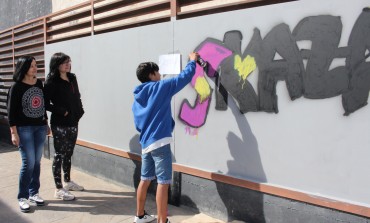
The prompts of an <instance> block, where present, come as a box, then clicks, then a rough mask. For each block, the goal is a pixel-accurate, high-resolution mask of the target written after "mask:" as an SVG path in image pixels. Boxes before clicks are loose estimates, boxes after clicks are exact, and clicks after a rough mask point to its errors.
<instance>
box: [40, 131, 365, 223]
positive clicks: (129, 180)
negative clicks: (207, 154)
mask: <svg viewBox="0 0 370 223" xmlns="http://www.w3.org/2000/svg"><path fill="white" fill-rule="evenodd" d="M47 144H48V146H49V147H48V146H46V147H45V153H44V154H45V157H48V156H49V155H50V157H51V159H52V157H53V154H54V149H53V142H52V138H51V139H49V142H47ZM49 149H50V152H49ZM72 164H73V166H74V167H76V168H78V169H80V170H82V171H84V172H87V173H89V174H91V175H94V176H96V177H99V178H102V179H105V180H107V181H111V182H114V183H118V184H123V185H126V186H129V187H133V188H135V189H136V188H137V186H138V183H139V179H140V162H138V161H134V160H130V159H126V158H122V157H119V156H116V155H112V154H108V153H104V152H101V151H97V150H94V149H90V148H85V147H82V146H76V148H75V152H74V155H73V159H72ZM155 189H156V184H155V183H154V184H152V185H151V188H150V191H149V193H150V195H154V194H155ZM171 189H172V191H171V192H170V197H169V201H170V203H171V204H173V205H177V206H187V207H190V208H191V209H193V211H195V212H197V213H199V212H201V213H205V214H208V215H210V216H213V217H215V218H218V219H221V220H223V221H226V222H232V221H243V222H256V223H265V222H266V223H295V222H297V223H301V222H304V223H305V222H312V223H319V222H320V223H321V222H325V223H338V222H347V223H369V222H370V219H368V218H364V217H361V216H356V215H352V214H348V213H343V212H339V211H336V210H331V209H327V208H322V207H318V206H314V205H311V204H306V203H303V202H298V201H294V200H289V199H285V198H281V197H276V196H271V195H268V194H263V193H260V192H257V191H253V190H249V189H245V188H241V187H237V186H231V185H228V184H225V183H218V182H215V181H211V180H207V179H203V178H199V177H195V176H191V175H187V174H182V173H174V179H173V184H172V187H171Z"/></svg>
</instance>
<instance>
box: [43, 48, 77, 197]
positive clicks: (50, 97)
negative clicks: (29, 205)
mask: <svg viewBox="0 0 370 223" xmlns="http://www.w3.org/2000/svg"><path fill="white" fill-rule="evenodd" d="M70 71H71V58H70V57H69V56H68V55H66V54H64V53H55V54H54V55H53V56H52V57H51V60H50V72H49V74H48V76H47V78H46V82H45V106H46V109H47V110H48V111H50V112H51V118H50V125H51V131H52V133H53V138H54V150H55V155H54V161H53V167H52V168H53V169H52V171H53V176H54V181H55V186H56V190H55V194H54V197H55V198H58V199H61V200H74V199H75V196H74V195H73V194H72V193H70V192H69V191H72V190H74V191H81V190H84V188H83V187H82V186H80V185H78V184H77V183H75V182H73V181H72V180H71V158H72V155H73V150H74V147H75V145H76V141H77V134H78V122H79V120H80V118H81V117H82V115H83V114H84V110H83V107H82V102H81V95H80V91H79V89H78V84H77V79H76V75H75V74H73V73H71V72H70ZM62 167H63V172H64V187H63V184H62V173H61V171H62Z"/></svg>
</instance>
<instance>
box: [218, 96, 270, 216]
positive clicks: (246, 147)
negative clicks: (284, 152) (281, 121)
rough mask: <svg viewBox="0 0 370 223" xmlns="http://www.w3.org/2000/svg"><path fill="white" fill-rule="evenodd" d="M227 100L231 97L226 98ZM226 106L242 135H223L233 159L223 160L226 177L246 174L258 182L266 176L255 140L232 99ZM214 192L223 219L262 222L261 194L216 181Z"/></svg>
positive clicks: (263, 180) (262, 180) (244, 118)
mask: <svg viewBox="0 0 370 223" xmlns="http://www.w3.org/2000/svg"><path fill="white" fill-rule="evenodd" d="M229 99H231V97H230V98H229ZM229 108H230V109H231V110H232V112H233V115H234V117H235V118H236V119H237V120H236V122H237V123H238V127H239V130H240V133H241V135H242V138H239V137H238V136H237V135H236V134H235V133H233V132H229V134H228V135H227V141H228V146H229V149H230V154H231V155H232V157H233V158H234V159H233V160H228V161H227V166H228V172H227V173H226V174H227V175H229V176H235V177H238V176H239V177H240V176H248V177H250V178H252V179H253V180H255V181H258V182H266V175H265V172H264V170H263V167H262V163H261V157H260V155H259V150H258V143H257V139H256V138H255V136H254V135H253V133H252V130H251V128H250V126H249V123H248V121H247V119H246V117H245V116H244V115H243V114H241V113H240V111H239V109H238V107H237V106H236V103H235V101H234V100H233V99H231V100H229ZM216 187H217V191H218V193H219V196H220V198H221V199H222V201H223V203H224V205H225V207H226V209H227V212H228V213H227V214H228V216H227V221H228V222H230V221H232V220H243V221H246V222H258V223H264V222H266V221H265V218H264V212H263V210H264V207H263V194H262V193H260V192H256V191H252V190H247V189H244V188H240V187H236V186H230V185H227V184H224V183H220V182H216Z"/></svg>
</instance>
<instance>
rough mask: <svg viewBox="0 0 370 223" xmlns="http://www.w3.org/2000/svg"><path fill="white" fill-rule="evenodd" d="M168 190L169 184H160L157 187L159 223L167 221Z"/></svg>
mask: <svg viewBox="0 0 370 223" xmlns="http://www.w3.org/2000/svg"><path fill="white" fill-rule="evenodd" d="M168 188H169V184H158V187H157V194H156V202H157V214H158V220H157V221H158V223H165V222H166V220H167V206H168V204H167V203H168Z"/></svg>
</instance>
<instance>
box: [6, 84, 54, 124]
mask: <svg viewBox="0 0 370 223" xmlns="http://www.w3.org/2000/svg"><path fill="white" fill-rule="evenodd" d="M43 89H44V87H43V85H42V82H41V80H37V81H36V84H34V85H29V84H25V83H23V82H16V83H14V84H13V86H12V87H11V88H10V89H9V92H8V99H7V101H8V120H9V125H10V126H40V125H46V124H47V115H46V109H45V102H44V93H43Z"/></svg>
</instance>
